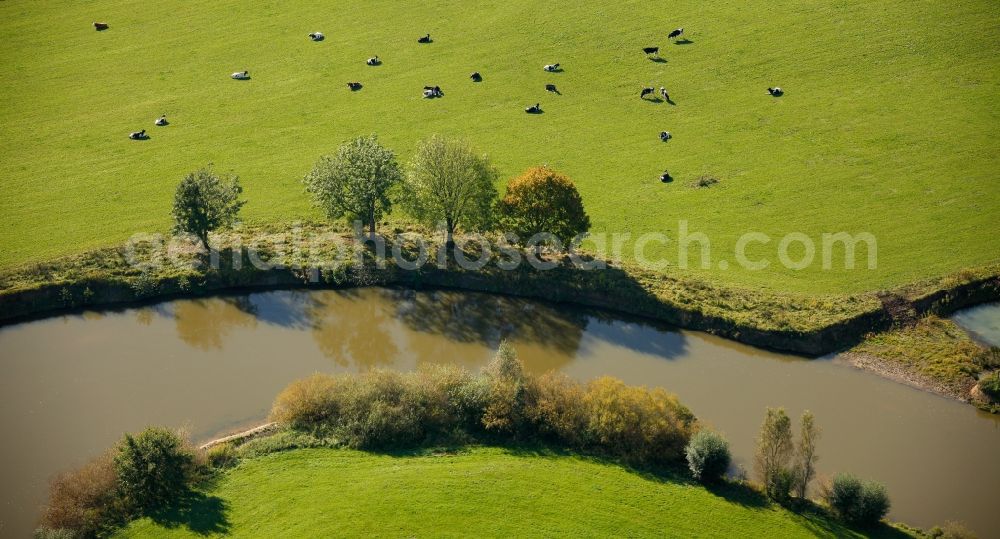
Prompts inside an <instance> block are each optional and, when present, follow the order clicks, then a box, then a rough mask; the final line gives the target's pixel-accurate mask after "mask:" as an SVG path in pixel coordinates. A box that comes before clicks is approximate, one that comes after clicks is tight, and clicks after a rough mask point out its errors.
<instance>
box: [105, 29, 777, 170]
mask: <svg viewBox="0 0 1000 539" xmlns="http://www.w3.org/2000/svg"><path fill="white" fill-rule="evenodd" d="M108 27H109V26H108V24H107V23H103V22H95V23H94V28H95V29H97V30H98V31H101V30H107V29H108ZM683 35H684V28H678V29H676V30H673V31H671V32H670V33H669V34H667V39H670V40H674V42H675V43H676V42H677V40H679V39H680V38H681V37H682V36H683ZM309 39H311V40H313V41H323V40H324V39H325V36H324V35H323V33H322V32H312V33H310V34H309ZM417 43H420V44H429V43H433V40H432V39H431V35H430V34H426V35H424V36H422V37H419V38H417ZM642 52H643V53H645V54H646V55H653V56H655V57H657V58H658V57H659V54H660V48H659V47H643V48H642ZM365 64H366V65H369V66H379V65H382V60H381V59H380V58H379V57H378V56H377V55H376V56H372V57H371V58H368V59H367V60H365ZM542 69H543V70H544V71H546V72H548V73H558V72H560V71H562V67H560V64H558V63H555V64H546V65H544V66H542ZM230 77H231V78H233V79H235V80H250V72H249V71H237V72H235V73H233V74H232V75H230ZM469 78H470V79H471V80H472V82H477V83H478V82H482V81H483V76H482V74H481V73H480V72H478V71H475V72H473V73H472V74H471V75H469ZM347 87H348V89H350V90H351V91H352V92H356V91H358V90H361V89H362V88H363V85H362V84H361V82H359V81H351V82H348V83H347ZM545 91H547V92H550V93H554V94H557V95H562V94H561V93H560V92H559V90H558V89H557V88H556V85H555V84H552V83H548V84H546V85H545ZM656 93H657V90H656V89H655V88H653V87H645V88H643V89H642V90H641V91H640V92H639V99H646V98H647V96H650V95H652V96H654V97H655V95H656ZM767 93H768V95H770V96H772V97H781V96H782V95H783V94H784V91H783V90H782V89H781V88H778V87H769V88H768V89H767ZM659 94H660V97H661V98H662V101H665V102H667V103H670V104H674V102H673V101H672V100H671V99H670V94H669V93H668V92H667V89H666V88H665V87H663V86H660V88H659ZM423 97H425V98H428V99H433V98H439V97H444V92H443V91H442V90H441V87H440V86H436V85H435V86H424V88H423ZM524 112H526V113H528V114H541V113H542V112H543V111H542V105H541V103H535V104H534V105H530V106H528V107H525V109H524ZM155 124H156V125H158V126H162V125H167V119H166V116H165V115H164V116H161V117H160V118H159V119H157V120H156V122H155ZM659 136H660V140H661V141H663V142H667V141H668V140H670V139H672V138H673V135H672V134H671V133H670V132H669V131H661V132H660V135H659ZM129 138H130V139H133V140H145V139H147V138H149V135H148V134H146V130H145V129H143V130H141V131H135V132H132V133H130V134H129ZM660 181H662V182H664V183H667V182H671V181H673V178H672V177H671V176H670V173H669V172H667V171H664V172H663V174H662V175H661V176H660Z"/></svg>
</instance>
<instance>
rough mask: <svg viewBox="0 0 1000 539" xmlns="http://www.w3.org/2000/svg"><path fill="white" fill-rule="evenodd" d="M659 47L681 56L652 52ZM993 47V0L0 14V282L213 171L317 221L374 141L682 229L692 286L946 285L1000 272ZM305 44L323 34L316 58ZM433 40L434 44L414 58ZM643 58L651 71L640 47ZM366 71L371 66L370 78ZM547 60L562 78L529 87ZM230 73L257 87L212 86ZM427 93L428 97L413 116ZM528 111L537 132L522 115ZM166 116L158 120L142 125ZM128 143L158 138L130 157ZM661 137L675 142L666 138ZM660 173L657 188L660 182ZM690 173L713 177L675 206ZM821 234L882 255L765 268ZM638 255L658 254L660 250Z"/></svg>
mask: <svg viewBox="0 0 1000 539" xmlns="http://www.w3.org/2000/svg"><path fill="white" fill-rule="evenodd" d="M93 21H106V22H108V23H109V24H110V25H111V28H110V30H107V31H105V32H95V31H94V29H93V28H92V27H91V26H90V24H91V23H92V22H93ZM677 26H684V27H685V29H686V31H687V36H688V37H689V39H690V41H691V42H690V43H688V44H685V45H674V44H671V43H669V42H668V41H667V39H666V34H667V32H668V31H669V30H671V29H673V28H674V27H677ZM997 28H1000V4H997V3H996V2H990V1H987V0H956V1H954V2H946V3H945V2H938V1H933V0H919V1H908V0H886V1H883V2H868V1H864V0H840V1H837V2H827V1H821V0H790V1H788V2H780V3H775V2H771V1H766V0H751V1H749V2H738V3H733V2H722V1H716V0H711V1H707V2H706V1H695V0H679V1H678V2H672V3H671V4H670V5H669V6H665V5H655V4H650V3H649V2H640V1H636V0H630V1H623V2H566V1H557V2H547V3H545V4H544V5H542V4H538V3H536V2H530V1H527V0H514V1H508V2H495V1H488V2H477V3H475V5H470V4H468V3H466V2H460V1H457V0H448V1H443V2H434V3H430V4H414V5H407V6H405V7H403V6H401V5H400V4H399V3H398V2H389V1H382V0H379V1H374V2H367V3H365V4H364V6H360V5H358V4H352V3H330V2H322V1H319V0H306V1H302V2H295V3H291V4H289V3H277V2H240V1H235V0H221V1H218V2H212V3H210V4H199V5H192V4H190V3H185V2H180V1H177V0H165V1H162V2H155V3H145V4H142V5H137V4H135V3H134V2H126V1H122V0H106V1H94V2H68V1H64V0H56V1H51V2H30V1H27V0H8V1H5V2H2V3H0V32H2V35H3V36H4V39H3V40H2V42H0V66H2V67H3V71H4V74H5V76H4V77H3V79H2V81H0V266H10V265H16V264H20V263H25V262H29V261H36V260H41V259H48V258H52V257H55V256H58V255H61V254H66V253H70V252H78V251H81V250H85V249H88V248H93V247H98V246H105V245H112V244H117V243H119V242H122V241H124V240H125V239H126V238H128V237H129V236H130V235H132V234H133V233H136V232H148V231H167V230H168V229H169V226H170V222H169V207H170V203H171V200H172V192H173V188H174V186H175V185H176V184H177V182H178V181H179V180H180V178H181V177H182V176H183V174H184V173H186V172H188V171H191V170H193V169H195V168H198V167H199V166H203V165H205V164H207V163H214V164H215V167H216V168H217V169H218V170H220V171H223V172H228V171H232V172H235V173H237V174H238V175H240V176H241V178H242V180H243V182H244V186H245V189H246V197H247V198H248V199H249V204H248V205H247V206H246V207H245V210H244V216H245V218H246V219H247V220H251V221H292V220H296V219H300V218H319V214H318V213H317V212H316V211H315V210H314V209H312V208H311V206H310V204H309V202H308V200H307V198H306V195H305V193H304V191H303V188H302V186H301V183H300V179H301V177H302V176H303V175H304V173H305V172H306V171H308V170H309V168H310V167H311V165H312V164H313V162H314V161H315V160H316V158H317V157H318V156H319V155H321V154H323V153H326V152H330V151H332V150H333V149H334V148H335V147H336V146H337V145H338V144H340V143H341V142H342V141H344V140H345V139H347V138H350V137H353V136H355V135H359V134H367V133H370V132H377V133H378V134H379V135H380V136H381V137H382V139H383V142H384V143H386V144H388V145H389V146H391V147H393V148H394V149H396V150H397V151H398V153H399V155H400V157H401V158H402V159H404V160H406V159H408V158H409V157H410V154H411V152H412V150H413V148H414V146H415V144H416V142H417V140H418V139H420V138H421V137H424V136H426V135H429V134H431V133H444V134H449V135H458V136H462V137H466V138H468V139H470V140H471V141H472V142H473V143H474V144H475V145H476V146H477V147H478V148H479V149H481V150H482V151H484V152H487V153H489V154H490V155H491V156H492V158H493V159H494V160H495V162H496V164H497V165H498V167H499V168H500V169H501V171H502V173H503V174H504V176H505V177H510V176H511V175H514V174H516V173H518V172H519V171H521V170H522V169H524V168H525V167H527V166H530V165H535V164H539V163H547V164H550V165H552V166H554V167H557V168H558V169H560V170H562V171H564V172H566V173H568V174H569V175H570V176H571V177H572V178H574V179H575V181H576V182H577V184H578V187H579V188H580V191H581V193H582V195H583V198H584V202H585V204H586V207H587V209H588V211H589V212H590V214H591V216H592V218H593V222H594V231H598V232H600V231H610V232H629V233H631V234H632V235H633V237H636V236H638V235H639V234H641V233H643V232H648V231H662V232H666V233H668V235H671V236H675V235H676V231H677V222H678V220H679V219H686V220H687V221H688V222H689V227H690V228H691V230H694V231H699V232H704V233H706V234H707V235H708V236H709V237H710V238H711V240H712V250H713V262H712V267H711V268H710V269H707V270H703V269H692V270H689V271H691V272H693V273H696V274H699V275H703V276H705V277H707V278H709V279H712V280H718V281H722V282H726V283H730V284H737V285H746V286H754V287H766V288H773V289H783V290H793V291H803V292H845V291H859V290H871V289H877V288H884V287H888V286H891V285H896V284H901V283H903V282H907V281H910V280H913V279H916V278H920V277H927V276H932V275H939V274H943V273H947V272H949V271H952V270H955V269H958V268H960V267H964V266H969V265H975V264H980V263H983V262H987V261H991V260H995V259H996V258H997V256H998V253H1000V235H997V234H996V233H995V232H996V219H997V216H998V215H1000V187H998V184H997V182H996V176H997V172H998V170H1000V167H998V165H1000V141H998V139H997V137H996V134H997V131H998V127H1000V122H998V118H1000V91H998V89H1000V88H998V86H1000V69H998V67H1000V66H998V62H1000V61H998V59H997V58H998V57H1000V56H998V52H1000V32H998V30H997ZM317 30H318V31H322V32H324V33H325V34H326V36H327V37H326V41H324V42H321V43H313V42H311V41H309V39H308V38H307V37H306V34H307V33H309V32H312V31H317ZM426 32H430V33H431V34H432V36H433V37H434V39H435V42H434V43H433V44H430V45H418V44H417V43H416V38H417V37H418V36H420V35H423V34H424V33H426ZM651 45H659V46H660V47H661V50H662V55H663V57H664V59H665V60H666V61H665V62H662V63H656V62H653V61H651V60H649V59H648V58H646V57H645V56H644V55H643V54H642V52H641V51H640V49H641V48H642V47H644V46H651ZM374 54H378V55H379V56H380V57H382V58H383V59H384V61H385V63H384V65H382V66H380V67H367V66H365V65H364V59H365V58H367V57H369V56H371V55H374ZM551 62H560V63H561V64H562V65H563V66H564V67H565V71H564V72H563V73H557V74H547V73H544V72H543V71H542V70H541V66H542V64H545V63H551ZM243 69H247V70H250V72H251V75H252V77H253V78H252V80H251V81H245V82H240V81H233V80H230V79H229V74H230V73H231V72H233V71H237V70H243ZM475 70H478V71H480V72H482V74H483V76H484V79H485V80H484V81H483V82H482V83H481V84H473V83H472V82H470V81H469V80H468V75H469V73H470V72H472V71H475ZM349 80H358V81H361V82H362V83H364V85H365V86H364V89H363V90H362V91H360V92H356V93H351V92H349V91H348V90H347V88H346V86H345V83H346V82H347V81H349ZM546 82H554V83H556V84H557V86H558V87H559V89H560V90H561V92H562V95H561V96H555V95H551V94H547V93H546V92H545V91H544V89H543V86H544V84H545V83H546ZM426 84H437V85H440V86H441V87H442V88H443V90H444V92H445V97H444V98H443V99H436V100H427V99H422V98H421V97H420V89H421V88H422V87H423V86H424V85H426ZM646 85H652V86H656V87H659V86H660V85H665V86H666V87H667V88H668V89H669V91H670V94H671V97H672V98H673V99H674V101H675V102H676V105H670V104H665V103H660V104H656V103H650V102H644V101H641V100H639V98H638V90H639V89H640V88H641V87H643V86H646ZM769 85H780V86H782V87H783V88H784V89H785V90H786V94H785V96H784V97H782V98H780V99H773V98H771V97H770V96H768V95H766V93H765V92H764V90H765V88H766V87H767V86H769ZM539 101H540V102H541V103H542V107H543V109H544V110H545V113H544V114H542V115H538V116H529V115H526V114H524V113H523V111H522V110H523V107H525V106H526V105H528V104H532V103H535V102H539ZM161 113H166V114H167V115H168V116H169V118H170V120H171V122H172V124H171V125H170V126H168V127H165V128H155V129H154V128H153V125H152V122H153V120H154V119H155V118H156V117H157V116H158V115H160V114H161ZM141 128H147V129H149V130H150V131H151V134H152V139H151V140H149V141H145V142H134V141H129V140H127V138H126V135H127V133H128V132H130V131H135V130H138V129H141ZM661 130H669V131H671V132H672V133H673V135H674V139H673V140H672V141H670V142H669V143H667V144H664V143H661V142H660V141H659V139H658V137H657V133H659V132H660V131H661ZM665 168H666V169H669V170H670V172H671V173H672V175H673V176H674V177H675V178H676V181H675V182H674V183H672V184H661V183H660V182H659V181H658V180H657V177H658V175H659V174H660V173H661V172H662V171H663V170H664V169H665ZM702 174H711V175H714V176H716V177H718V178H720V180H721V181H720V183H719V184H717V185H715V186H713V187H711V188H706V189H695V188H692V187H690V186H689V183H690V182H691V181H693V180H694V179H695V178H696V177H698V176H700V175H702ZM747 231H761V232H764V233H767V234H769V235H771V236H773V237H774V238H775V239H774V241H772V242H771V243H770V244H769V245H767V246H757V247H756V248H753V249H751V250H750V251H749V254H750V256H751V258H753V259H757V258H760V257H767V258H769V259H770V260H772V264H771V266H770V267H769V268H768V269H766V270H762V271H752V270H747V269H742V268H740V267H738V266H737V265H736V264H734V263H733V256H732V252H733V246H734V244H735V242H736V240H737V239H738V238H739V236H740V235H741V234H742V233H744V232H747ZM840 231H845V232H850V233H857V232H870V233H872V234H874V235H875V236H876V238H877V240H878V269H877V270H874V271H868V270H855V271H845V270H843V269H839V270H836V268H839V267H840V266H839V264H838V265H836V266H835V271H823V270H822V269H821V267H820V264H819V263H818V260H819V258H818V253H817V263H815V264H814V265H812V266H810V267H809V268H807V269H804V270H800V271H795V270H790V269H784V268H782V267H781V266H780V265H779V264H778V261H777V260H776V258H775V255H774V253H775V251H776V244H777V241H778V239H779V238H780V237H781V236H783V235H784V234H786V233H788V232H803V233H805V234H807V235H808V236H810V238H812V239H814V241H816V242H817V244H818V243H819V238H820V234H822V233H824V232H840ZM648 253H649V255H650V256H658V255H664V256H666V257H667V258H668V259H669V260H671V261H673V262H676V261H677V253H676V246H675V245H670V246H667V247H658V246H657V245H656V244H651V245H650V246H649V250H648ZM793 254H794V251H793ZM694 260H695V261H697V259H694ZM722 260H726V261H727V263H728V265H729V267H728V269H726V270H723V269H720V268H719V267H718V263H719V262H720V261H722ZM859 262H863V260H862V259H861V258H860V257H859Z"/></svg>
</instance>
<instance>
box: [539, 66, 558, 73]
mask: <svg viewBox="0 0 1000 539" xmlns="http://www.w3.org/2000/svg"><path fill="white" fill-rule="evenodd" d="M542 69H544V70H545V71H548V72H549V73H553V72H556V71H559V64H546V65H545V66H544V67H542Z"/></svg>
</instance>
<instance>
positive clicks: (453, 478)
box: [119, 449, 906, 537]
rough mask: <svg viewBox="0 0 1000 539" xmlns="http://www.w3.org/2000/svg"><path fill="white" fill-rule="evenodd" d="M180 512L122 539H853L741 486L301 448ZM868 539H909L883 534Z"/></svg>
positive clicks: (507, 456) (571, 466)
mask: <svg viewBox="0 0 1000 539" xmlns="http://www.w3.org/2000/svg"><path fill="white" fill-rule="evenodd" d="M190 507H191V508H190V509H188V510H185V511H183V512H174V513H170V514H166V515H164V516H162V517H158V521H159V522H154V521H153V520H152V519H149V518H146V519H143V520H140V521H137V522H135V523H133V524H132V525H131V526H130V527H129V528H127V529H125V530H124V531H123V532H122V533H120V534H119V536H120V537H196V536H206V535H209V536H211V535H215V534H224V533H230V534H232V535H235V536H239V537H279V536H280V537H321V536H322V537H334V536H336V537H346V536H365V537H468V536H477V537H539V536H546V537H551V536H572V537H612V536H617V537H620V536H631V537H817V536H818V537H861V536H862V534H860V533H857V532H854V531H852V530H849V529H846V528H844V527H842V526H840V525H839V524H838V523H836V522H834V521H831V520H828V519H825V518H822V517H819V516H816V515H797V514H794V513H791V512H789V511H786V510H784V509H780V508H778V507H777V506H774V505H771V504H769V503H766V502H763V501H762V500H761V499H760V498H759V497H758V496H756V495H748V494H746V492H745V491H742V490H741V489H737V488H735V487H733V488H727V489H725V490H722V491H719V492H718V493H713V492H710V491H708V490H706V489H704V488H702V487H700V486H697V485H693V484H688V483H684V482H674V481H666V480H662V479H658V478H655V477H644V476H641V475H638V474H636V473H633V472H630V471H627V470H625V469H623V468H621V467H618V466H614V465H609V464H604V463H601V462H598V461H592V460H588V459H582V458H579V457H566V456H552V455H544V454H543V455H541V456H538V455H534V454H532V453H530V452H529V453H524V454H522V453H516V452H515V453H511V452H507V451H504V450H500V449H474V450H470V451H467V452H462V453H460V454H458V455H447V456H387V455H373V454H369V453H361V452H356V451H348V450H339V449H300V450H295V451H291V452H286V453H278V454H272V455H268V456H264V457H258V458H256V459H252V460H249V461H245V462H244V463H243V464H241V465H240V467H238V468H236V469H234V470H233V471H230V472H229V473H228V474H227V475H225V476H224V477H223V478H222V479H221V480H220V481H219V482H218V485H217V486H216V487H215V488H214V489H212V490H210V491H208V492H206V493H204V495H203V496H202V497H201V498H199V499H198V500H197V501H196V502H195V503H194V504H193V505H192V506H190ZM874 533H875V535H878V536H884V537H905V536H906V535H905V534H904V533H902V532H900V531H898V530H895V529H892V528H888V527H883V528H880V529H879V530H876V531H875V532H874Z"/></svg>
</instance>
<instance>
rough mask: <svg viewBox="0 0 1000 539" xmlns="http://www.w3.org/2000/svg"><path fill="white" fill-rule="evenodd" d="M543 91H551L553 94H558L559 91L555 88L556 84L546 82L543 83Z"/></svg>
mask: <svg viewBox="0 0 1000 539" xmlns="http://www.w3.org/2000/svg"><path fill="white" fill-rule="evenodd" d="M545 91H546V92H552V93H554V94H558V93H559V90H557V89H556V85H555V84H546V85H545Z"/></svg>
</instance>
